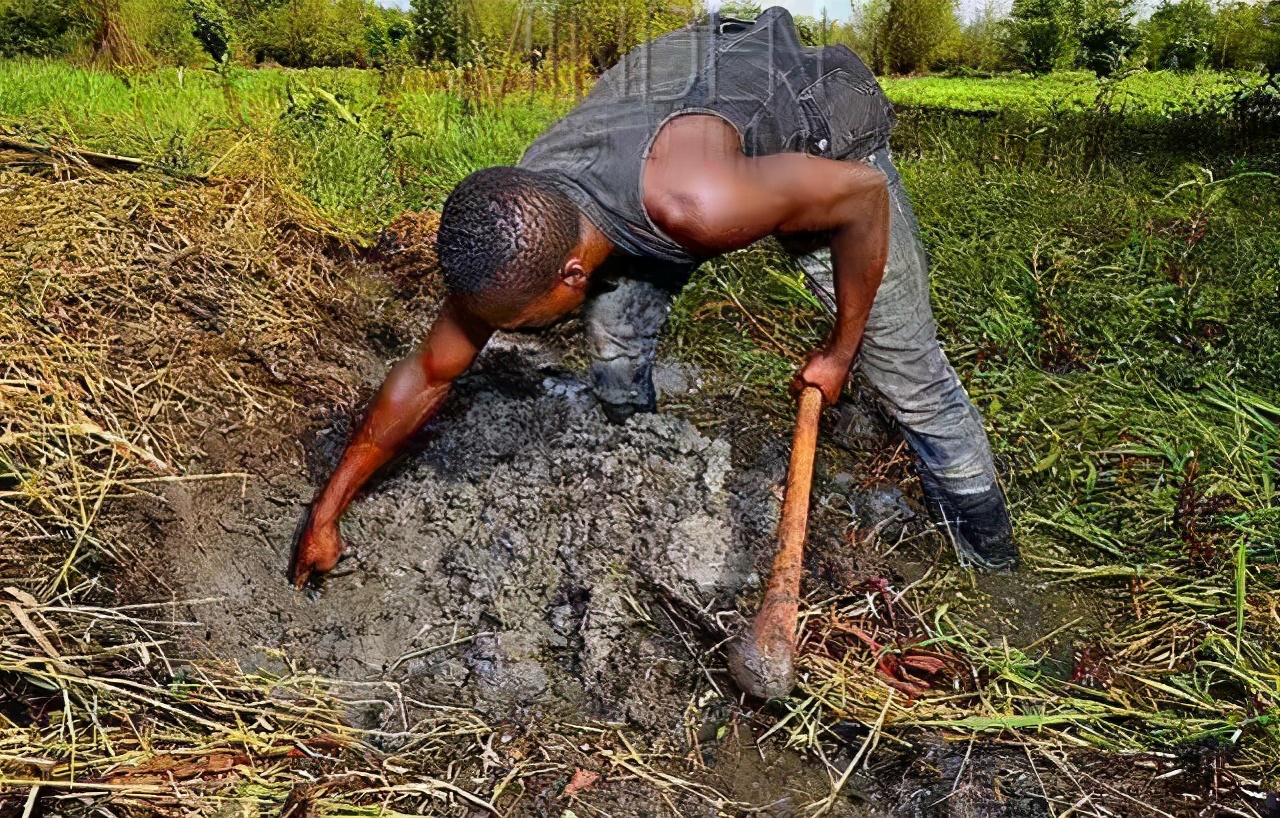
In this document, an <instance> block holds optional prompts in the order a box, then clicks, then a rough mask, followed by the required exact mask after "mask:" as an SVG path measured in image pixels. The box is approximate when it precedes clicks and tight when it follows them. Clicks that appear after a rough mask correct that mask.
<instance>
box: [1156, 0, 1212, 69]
mask: <svg viewBox="0 0 1280 818" xmlns="http://www.w3.org/2000/svg"><path fill="white" fill-rule="evenodd" d="M1144 33H1145V37H1144V39H1145V41H1146V47H1147V57H1148V61H1149V63H1150V64H1151V66H1152V67H1153V68H1171V69H1174V70H1176V71H1194V70H1195V69H1196V68H1199V67H1201V66H1203V65H1207V64H1208V63H1209V59H1210V53H1211V51H1212V48H1213V9H1212V8H1210V6H1209V3H1208V0H1179V2H1176V3H1174V2H1170V0H1162V2H1161V3H1160V6H1159V7H1158V8H1157V9H1156V11H1155V13H1154V14H1152V15H1151V19H1149V20H1148V21H1147V23H1146V26H1145V32H1144Z"/></svg>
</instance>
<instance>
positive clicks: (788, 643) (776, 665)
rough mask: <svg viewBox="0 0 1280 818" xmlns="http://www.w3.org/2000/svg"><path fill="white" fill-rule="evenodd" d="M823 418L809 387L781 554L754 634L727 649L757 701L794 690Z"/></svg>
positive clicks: (795, 440) (817, 395)
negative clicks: (816, 454)
mask: <svg viewBox="0 0 1280 818" xmlns="http://www.w3.org/2000/svg"><path fill="white" fill-rule="evenodd" d="M821 416H822V392H821V391H820V390H819V389H818V388H817V387H813V386H810V387H806V388H805V390H804V391H803V392H801V393H800V407H799V411H798V412H797V414H796V429H795V434H794V436H793V437H792V439H791V466H790V468H789V469H788V470H787V494H786V497H785V498H784V499H783V502H782V518H781V520H779V522H778V553H777V555H776V556H775V557H774V559H773V571H772V572H771V573H770V574H769V584H768V585H766V586H765V592H764V601H763V602H761V603H760V610H759V611H758V612H757V613H756V615H755V619H754V620H752V623H751V628H750V630H749V631H746V632H745V633H743V634H741V635H739V636H738V637H737V638H735V639H734V640H733V641H732V642H731V643H730V645H729V646H728V651H727V655H726V659H727V661H728V664H729V672H730V673H731V674H732V676H733V679H734V681H735V682H737V684H738V687H740V688H741V689H742V690H745V691H746V692H747V693H750V694H751V695H753V696H756V697H759V698H762V699H769V698H773V697H775V696H785V695H786V694H787V693H790V692H791V689H792V688H793V687H794V686H795V671H794V668H793V661H792V660H793V659H794V654H795V642H796V621H797V619H798V615H799V608H800V575H801V572H802V568H803V564H804V539H805V534H806V533H807V529H808V527H809V494H810V490H811V488H812V486H813V453H814V450H815V449H816V448H817V443H818V420H819V418H820V417H821Z"/></svg>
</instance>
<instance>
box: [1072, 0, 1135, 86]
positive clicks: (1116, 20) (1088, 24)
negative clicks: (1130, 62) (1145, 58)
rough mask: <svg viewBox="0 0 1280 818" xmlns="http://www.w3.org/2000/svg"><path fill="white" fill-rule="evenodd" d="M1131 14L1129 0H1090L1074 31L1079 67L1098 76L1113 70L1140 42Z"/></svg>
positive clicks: (1132, 13)
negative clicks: (1077, 30) (1075, 31)
mask: <svg viewBox="0 0 1280 818" xmlns="http://www.w3.org/2000/svg"><path fill="white" fill-rule="evenodd" d="M1134 13H1135V12H1134V8H1133V2H1132V0H1090V2H1089V3H1088V4H1087V5H1086V6H1085V12H1084V19H1083V20H1082V21H1081V25H1080V29H1079V32H1078V37H1079V42H1080V50H1079V54H1078V57H1077V61H1078V64H1079V65H1080V67H1082V68H1088V69H1089V70H1090V71H1093V73H1095V74H1097V75H1098V76H1099V77H1105V76H1107V75H1108V74H1110V73H1111V72H1113V71H1115V70H1116V67H1117V66H1119V65H1120V63H1121V62H1123V61H1124V59H1125V58H1126V57H1128V56H1129V54H1130V53H1131V52H1132V51H1133V50H1134V49H1135V48H1137V47H1138V45H1139V44H1140V43H1141V42H1142V38H1141V37H1139V36H1138V30H1137V28H1135V27H1134V25H1133V16H1134Z"/></svg>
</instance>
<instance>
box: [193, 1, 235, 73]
mask: <svg viewBox="0 0 1280 818" xmlns="http://www.w3.org/2000/svg"><path fill="white" fill-rule="evenodd" d="M187 10H188V11H189V12H190V14H191V19H192V20H193V21H194V24H195V30H194V32H193V33H194V35H195V38H196V40H198V41H199V42H200V45H201V46H202V47H203V48H204V50H205V53H207V54H208V55H209V56H210V57H212V58H213V61H214V62H215V63H217V64H218V65H223V64H225V63H226V62H227V60H228V59H229V58H230V56H231V30H232V29H231V15H229V14H227V10H226V9H224V8H223V7H222V6H220V5H219V4H218V0H187Z"/></svg>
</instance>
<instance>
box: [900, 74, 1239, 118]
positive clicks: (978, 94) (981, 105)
mask: <svg viewBox="0 0 1280 818" xmlns="http://www.w3.org/2000/svg"><path fill="white" fill-rule="evenodd" d="M1261 81H1262V80H1261V78H1260V77H1258V76H1257V75H1254V74H1248V73H1240V74H1226V73H1221V72H1216V71H1200V72H1194V73H1184V74H1179V73H1175V72H1172V71H1141V72H1138V73H1136V74H1132V75H1129V76H1123V77H1117V78H1115V79H1110V80H1099V79H1097V78H1096V77H1095V76H1094V75H1093V74H1092V73H1088V72H1083V71H1063V72H1058V73H1054V74H1050V75H1048V76H1042V77H1036V76H1031V75H1028V74H1010V75H1003V76H996V77H992V78H989V79H974V78H971V77H911V78H892V77H890V78H886V79H883V80H881V85H882V86H883V87H884V89H885V92H886V93H887V94H888V95H889V97H890V98H891V99H892V100H893V101H894V103H895V104H897V105H905V106H916V107H925V108H947V109H956V110H966V111H992V112H995V111H1006V112H1008V111H1017V112H1020V113H1046V112H1050V111H1085V110H1089V109H1092V108H1093V107H1094V104H1095V102H1096V100H1097V99H1098V94H1099V92H1102V91H1104V90H1105V91H1106V93H1107V95H1108V97H1109V100H1110V102H1111V104H1112V106H1113V107H1118V108H1123V109H1125V110H1127V111H1130V112H1141V113H1149V114H1162V113H1165V112H1167V111H1169V110H1171V109H1172V110H1176V109H1184V108H1188V107H1198V106H1201V105H1204V104H1212V103H1213V102H1215V101H1217V100H1221V99H1222V98H1224V97H1225V96H1229V95H1230V94H1231V93H1233V92H1235V91H1238V90H1240V89H1243V88H1252V87H1255V86H1257V85H1259V84H1260V83H1261Z"/></svg>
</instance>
